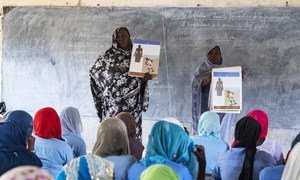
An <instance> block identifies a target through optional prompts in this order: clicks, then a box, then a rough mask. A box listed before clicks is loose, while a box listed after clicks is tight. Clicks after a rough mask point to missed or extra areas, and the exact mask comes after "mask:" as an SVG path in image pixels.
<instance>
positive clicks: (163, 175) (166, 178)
mask: <svg viewBox="0 0 300 180" xmlns="http://www.w3.org/2000/svg"><path fill="white" fill-rule="evenodd" d="M153 179H159V180H179V177H178V175H177V173H176V172H175V171H174V170H173V169H172V168H171V167H169V166H166V165H162V164H155V165H152V166H150V167H148V168H147V169H146V170H145V171H143V173H142V174H141V176H140V180H153Z"/></svg>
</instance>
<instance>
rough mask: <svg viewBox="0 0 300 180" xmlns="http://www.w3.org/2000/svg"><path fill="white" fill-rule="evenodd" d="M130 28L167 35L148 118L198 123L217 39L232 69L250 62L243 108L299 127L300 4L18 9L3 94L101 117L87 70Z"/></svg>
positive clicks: (31, 105)
mask: <svg viewBox="0 0 300 180" xmlns="http://www.w3.org/2000/svg"><path fill="white" fill-rule="evenodd" d="M119 26H126V27H127V28H128V29H129V30H130V32H131V36H132V38H136V39H146V40H159V41H161V42H162V49H161V54H160V69H159V78H158V79H157V80H153V81H151V82H150V106H149V109H148V111H147V112H146V113H144V115H143V117H144V118H148V119H158V118H163V117H169V116H171V117H177V118H179V119H181V120H183V121H185V122H192V110H191V100H192V95H191V90H192V80H193V74H194V71H195V70H196V68H197V67H198V66H199V65H200V64H201V63H202V62H203V60H204V59H205V57H206V54H207V52H208V50H209V48H211V47H213V46H215V45H219V46H220V48H221V51H222V56H223V60H224V65H225V66H236V65H241V66H243V67H246V68H247V73H248V75H247V77H246V78H245V80H244V82H243V111H242V113H241V115H240V116H242V115H244V114H245V113H246V112H247V111H249V110H251V109H256V108H261V109H264V110H266V112H267V113H268V114H269V117H270V126H271V127H274V128H300V123H297V122H298V116H299V112H298V111H299V109H300V81H299V79H300V71H299V68H300V59H299V57H300V8H291V7H284V8H88V7H72V8H71V7H56V8H54V7H18V8H14V9H12V10H11V11H10V12H8V13H7V14H6V15H5V17H4V21H3V29H4V31H3V34H4V35H3V69H2V75H3V76H2V77H3V82H2V99H3V100H4V101H5V102H6V104H7V107H8V109H24V110H27V111H29V112H31V113H34V112H35V111H36V110H37V109H39V108H41V107H44V106H52V107H54V108H56V109H57V110H60V109H61V108H62V107H64V106H69V105H71V106H75V107H78V108H79V110H80V113H81V115H82V116H91V117H96V112H95V108H94V104H93V100H92V96H91V92H90V86H89V76H88V72H89V69H90V67H91V66H92V64H93V63H94V62H95V60H96V59H97V57H98V56H99V55H100V54H101V53H103V52H104V51H105V50H106V49H108V48H109V47H110V45H111V35H112V33H113V31H114V29H116V28H117V27H119Z"/></svg>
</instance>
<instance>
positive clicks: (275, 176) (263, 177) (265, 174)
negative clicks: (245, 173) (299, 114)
mask: <svg viewBox="0 0 300 180" xmlns="http://www.w3.org/2000/svg"><path fill="white" fill-rule="evenodd" d="M299 141H300V133H299V134H298V135H297V136H296V138H295V139H294V140H293V142H292V145H291V149H290V151H289V152H288V154H287V158H286V159H287V161H288V159H289V158H288V157H289V154H290V152H291V150H292V149H293V148H294V146H295V145H296V144H297V143H298V142H299ZM284 168H285V165H278V166H274V167H267V168H265V169H263V170H262V171H261V172H260V174H259V179H260V180H280V179H281V177H282V174H283V170H284Z"/></svg>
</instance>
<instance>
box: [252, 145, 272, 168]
mask: <svg viewBox="0 0 300 180" xmlns="http://www.w3.org/2000/svg"><path fill="white" fill-rule="evenodd" d="M255 159H256V160H259V161H261V162H263V163H264V164H268V165H270V166H271V165H274V166H275V165H276V162H275V159H274V157H273V156H272V155H271V154H269V153H267V152H265V151H262V150H259V149H258V150H257V151H256V154H255Z"/></svg>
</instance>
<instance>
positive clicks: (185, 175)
mask: <svg viewBox="0 0 300 180" xmlns="http://www.w3.org/2000/svg"><path fill="white" fill-rule="evenodd" d="M164 165H167V166H169V167H171V168H172V169H173V170H174V171H175V172H176V173H177V175H178V176H179V179H180V180H192V176H191V174H190V172H189V170H188V168H187V167H185V166H184V165H182V164H179V163H175V162H171V161H170V162H167V163H164ZM145 169H147V167H146V166H143V165H142V164H141V163H139V162H136V163H134V164H133V165H132V166H131V167H130V169H129V171H128V180H139V179H140V176H141V174H142V172H143V171H144V170H145Z"/></svg>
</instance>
